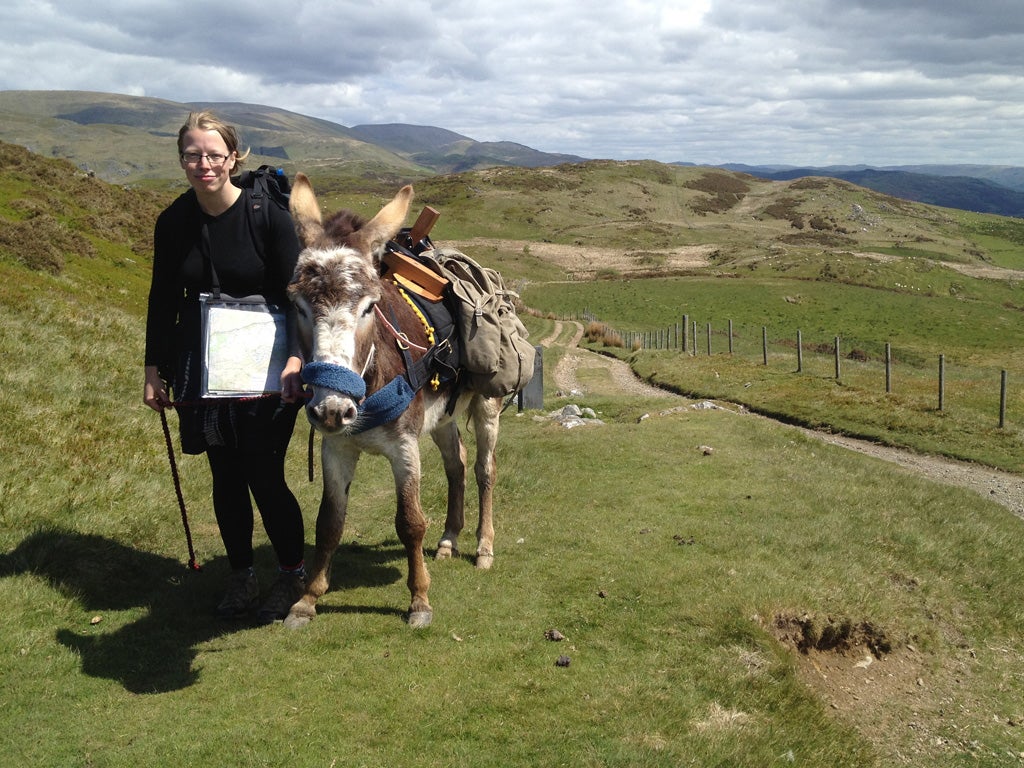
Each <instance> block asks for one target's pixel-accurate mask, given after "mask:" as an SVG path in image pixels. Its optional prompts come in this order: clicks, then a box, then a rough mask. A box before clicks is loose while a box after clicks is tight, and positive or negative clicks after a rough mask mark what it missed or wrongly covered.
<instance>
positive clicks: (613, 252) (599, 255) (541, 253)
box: [452, 237, 715, 278]
mask: <svg viewBox="0 0 1024 768" xmlns="http://www.w3.org/2000/svg"><path fill="white" fill-rule="evenodd" d="M452 245H453V246H454V247H455V248H459V249H461V250H465V251H466V252H467V253H472V252H473V251H474V249H478V248H499V249H501V250H505V251H523V250H527V249H528V250H529V251H530V253H532V254H534V255H535V256H537V257H538V258H540V259H543V260H544V261H546V262H548V263H551V264H555V265H557V266H559V267H560V268H561V269H563V270H565V272H566V274H567V275H568V276H569V277H570V278H575V277H583V276H593V275H595V274H597V273H598V272H601V271H602V270H614V271H616V272H619V273H621V274H629V273H630V272H643V273H646V272H649V271H650V266H649V265H648V266H644V265H643V264H639V263H638V261H637V259H636V258H635V256H636V255H637V254H634V253H631V252H630V251H628V250H627V249H624V248H601V247H597V246H593V245H586V246H582V245H580V246H577V245H562V244H559V243H535V242H531V241H526V240H496V239H490V238H482V237H478V238H473V239H472V240H462V241H459V242H453V243H452ZM714 250H715V247H714V246H712V245H688V246H680V247H678V248H670V249H668V250H657V251H655V250H650V251H644V254H651V255H654V256H658V257H659V258H660V259H664V261H661V262H659V264H658V271H659V272H679V271H684V270H689V269H701V268H704V267H707V266H709V265H710V263H711V262H710V261H709V258H710V255H711V254H712V253H713V252H714Z"/></svg>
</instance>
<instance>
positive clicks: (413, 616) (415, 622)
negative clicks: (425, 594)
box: [409, 611, 434, 629]
mask: <svg viewBox="0 0 1024 768" xmlns="http://www.w3.org/2000/svg"><path fill="white" fill-rule="evenodd" d="M433 618H434V612H433V611H410V612H409V626H410V627H412V628H413V629H423V628H424V627H429V626H430V622H431V621H432V620H433Z"/></svg>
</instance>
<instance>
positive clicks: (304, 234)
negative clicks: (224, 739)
mask: <svg viewBox="0 0 1024 768" xmlns="http://www.w3.org/2000/svg"><path fill="white" fill-rule="evenodd" d="M412 197H413V189H412V187H411V186H405V187H403V188H402V189H401V190H400V191H399V192H398V194H397V195H396V196H395V198H394V199H393V200H392V201H391V202H390V203H388V204H387V205H386V206H384V208H382V209H381V211H380V212H379V213H378V214H377V215H376V216H374V217H373V219H372V220H370V221H369V222H364V221H363V220H362V219H361V218H360V217H358V216H356V215H355V214H352V213H350V212H348V211H341V212H339V213H336V214H334V216H332V217H330V218H328V220H327V221H326V222H324V221H323V219H322V218H321V214H320V206H319V204H318V202H317V199H316V195H315V194H314V192H313V187H312V185H311V184H310V183H309V179H308V178H307V177H306V176H305V175H304V174H301V173H299V174H296V177H295V183H294V186H293V189H292V193H291V202H290V208H291V212H292V218H293V220H294V222H295V228H296V232H297V233H298V236H299V240H300V242H301V243H302V245H303V246H304V250H303V251H302V253H301V254H300V255H299V260H298V264H297V265H296V268H295V274H294V277H293V278H292V282H291V285H290V287H289V289H288V290H289V295H290V297H291V300H292V302H293V304H294V305H295V310H296V316H297V321H298V322H297V325H298V329H299V337H300V338H299V340H300V344H301V346H302V347H303V352H304V355H305V360H307V361H308V362H307V363H306V365H305V367H304V368H303V374H302V375H303V379H304V380H305V381H306V382H307V383H308V384H310V385H311V386H312V398H311V399H310V400H309V402H308V404H307V405H306V415H307V417H308V418H309V421H310V423H311V424H312V425H313V427H314V428H316V429H317V430H318V431H319V432H320V434H321V435H322V448H321V460H322V465H323V497H322V499H321V501H320V510H319V513H318V515H317V521H316V553H315V557H314V562H313V566H312V570H311V571H310V573H309V576H308V578H307V586H306V592H305V594H304V595H303V596H302V598H300V599H299V601H298V602H296V603H295V604H294V605H293V606H292V608H291V611H290V613H289V614H288V617H287V618H286V619H285V625H286V626H289V627H299V626H303V625H305V624H307V623H308V622H309V621H311V620H312V619H313V617H314V616H315V615H316V602H317V599H318V598H319V597H320V596H321V595H323V594H324V592H326V591H327V588H328V586H329V583H330V571H331V560H332V557H333V555H334V552H335V550H336V549H337V547H338V544H339V542H340V540H341V535H342V531H343V529H344V525H345V512H346V508H347V506H348V498H349V490H350V487H351V484H352V479H353V476H354V474H355V469H356V462H357V461H358V459H359V456H360V454H361V453H362V452H363V451H366V452H369V453H371V454H378V455H381V454H382V455H384V456H385V457H386V458H387V459H388V461H389V462H390V464H391V471H392V473H393V475H394V480H395V491H396V495H397V502H398V509H397V511H396V513H395V529H396V531H397V533H398V538H399V540H400V541H401V542H402V544H403V545H404V547H405V553H406V557H407V559H408V567H409V576H408V582H407V583H408V586H409V592H410V593H411V595H412V601H411V603H410V605H409V612H408V623H409V626H411V627H414V628H417V627H425V626H427V625H429V624H430V622H431V619H432V618H433V611H432V609H431V607H430V602H429V601H428V599H427V590H428V588H429V586H430V576H429V574H428V573H427V567H426V564H425V562H424V555H423V538H424V535H425V532H426V528H427V522H426V518H425V517H424V515H423V511H422V509H421V507H420V472H421V469H420V448H419V438H420V436H421V435H422V434H424V433H427V434H429V435H430V436H431V438H432V439H433V441H434V443H435V444H436V445H437V447H438V448H439V449H440V451H441V456H442V457H443V461H444V470H445V475H446V477H447V481H448V509H447V517H446V519H445V528H444V535H443V536H442V537H441V540H440V543H439V544H438V548H437V553H436V558H437V559H445V558H450V557H452V556H453V555H455V556H457V555H458V537H459V533H460V532H461V531H462V528H463V525H464V522H465V517H464V511H463V504H464V497H465V490H466V448H465V446H464V445H463V443H462V439H461V437H460V435H459V429H458V423H457V419H458V418H459V417H460V416H461V415H463V414H468V416H469V417H470V419H471V420H472V423H473V427H474V431H475V435H476V444H477V452H476V464H475V467H474V470H475V474H476V482H477V488H478V493H479V503H480V518H479V525H478V527H477V532H476V534H477V549H476V566H477V567H478V568H490V567H491V565H492V563H493V561H494V549H493V542H494V525H493V519H492V510H491V504H492V496H493V489H494V483H495V478H496V473H497V465H496V462H495V446H496V445H497V439H498V421H499V416H500V415H501V407H502V401H501V398H493V397H484V396H482V395H479V394H477V393H475V392H473V391H471V390H470V389H467V388H464V387H463V388H460V389H458V390H456V389H455V387H454V383H453V382H450V381H449V382H441V383H439V384H436V385H434V386H432V385H431V384H428V385H426V386H424V387H422V388H420V389H418V390H417V389H415V388H414V387H411V386H410V385H409V383H408V381H407V377H406V373H407V370H406V366H407V362H406V359H405V358H404V356H403V349H404V354H411V353H417V352H418V353H423V352H424V351H425V350H426V348H427V346H428V341H427V330H426V328H425V327H424V323H423V321H422V320H421V318H420V316H419V315H418V314H417V312H416V311H415V310H414V309H413V308H412V306H410V304H409V303H408V301H406V299H405V298H404V297H403V296H402V295H401V294H400V292H399V289H398V288H397V287H396V286H395V285H394V284H393V283H392V282H391V281H389V280H382V279H381V278H380V277H379V275H380V270H379V266H380V264H379V260H380V256H381V253H382V252H383V249H384V246H385V244H386V243H387V241H388V240H390V239H392V238H393V237H395V235H396V234H397V233H398V231H399V230H400V228H401V226H402V223H403V222H404V220H405V218H406V216H407V214H408V211H409V206H410V204H411V202H412ZM435 386H436V388H435ZM453 397H454V398H455V402H454V404H452V403H451V402H450V401H451V399H452V398H453ZM452 406H454V407H452Z"/></svg>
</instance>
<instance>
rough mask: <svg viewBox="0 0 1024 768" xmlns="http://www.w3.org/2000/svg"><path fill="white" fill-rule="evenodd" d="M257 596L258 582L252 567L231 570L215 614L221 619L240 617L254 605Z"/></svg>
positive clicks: (258, 591) (257, 599)
mask: <svg viewBox="0 0 1024 768" xmlns="http://www.w3.org/2000/svg"><path fill="white" fill-rule="evenodd" d="M259 598H260V584H259V582H258V581H257V580H256V574H255V573H254V572H253V570H252V568H241V569H239V570H237V571H232V572H231V575H230V576H228V588H227V591H226V592H225V593H224V599H223V600H221V601H220V605H218V606H217V615H218V616H220V617H221V618H222V619H240V618H242V617H243V616H245V615H246V614H248V613H249V612H250V611H251V610H252V609H253V608H255V607H256V603H257V602H258V601H259Z"/></svg>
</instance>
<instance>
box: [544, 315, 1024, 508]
mask: <svg viewBox="0 0 1024 768" xmlns="http://www.w3.org/2000/svg"><path fill="white" fill-rule="evenodd" d="M572 324H573V325H575V326H576V331H575V333H574V334H573V337H572V339H570V340H569V341H568V342H566V344H565V346H566V353H565V354H564V355H563V357H562V359H561V360H560V361H559V363H558V366H557V367H556V368H555V371H554V373H553V380H554V383H555V387H556V388H557V389H559V390H561V391H563V392H572V391H574V390H575V391H579V390H580V385H579V382H578V381H577V379H576V370H577V369H578V368H579V366H580V364H581V362H584V361H585V363H586V366H587V367H595V366H599V367H602V368H606V369H607V370H608V372H609V375H610V376H611V378H612V381H614V382H615V384H616V386H617V387H618V388H619V389H621V390H622V393H623V394H624V395H642V396H661V397H679V396H677V395H673V394H672V393H670V392H667V391H666V390H663V389H660V388H658V387H653V386H651V385H649V384H646V383H645V382H643V381H641V380H640V379H638V378H637V377H636V376H635V375H634V374H633V371H632V370H631V369H630V367H629V366H628V365H627V364H626V363H624V362H622V361H621V360H616V359H615V358H611V357H607V356H605V355H598V354H596V353H594V352H590V351H589V350H586V349H581V348H580V347H579V346H578V344H579V341H580V339H581V338H582V337H583V325H582V324H581V323H578V322H574V323H572ZM564 330H565V329H564V325H563V323H562V322H561V321H558V322H556V323H555V328H554V330H553V331H552V332H551V334H549V335H548V336H547V337H546V338H544V339H543V340H542V341H541V342H540V343H541V345H542V346H545V347H548V346H551V345H552V344H554V343H555V342H556V341H557V340H558V339H559V338H560V337H561V335H562V334H563V332H564ZM679 399H680V400H685V399H686V398H683V397H679ZM736 412H737V413H739V412H740V411H739V410H738V409H737V411H736ZM744 413H745V414H746V415H752V414H749V412H745V411H744ZM754 418H765V417H762V416H754ZM793 429H800V430H801V431H802V432H803V433H804V434H806V435H808V436H810V437H814V438H816V439H818V440H821V441H822V442H825V443H831V444H832V445H839V446H842V447H843V448H848V449H849V450H851V451H857V452H858V453H863V454H865V455H867V456H873V457H874V458H877V459H883V460H885V461H889V462H892V463H893V464H898V465H900V466H901V467H903V468H904V469H906V470H908V471H910V472H914V473H917V474H920V475H924V476H925V477H928V478H929V479H931V480H934V481H936V482H940V483H946V484H947V485H954V486H958V487H961V488H967V489H969V490H972V491H974V492H975V493H978V494H980V495H982V496H984V497H986V498H988V499H991V500H992V501H995V502H998V503H999V504H1002V505H1003V506H1004V507H1006V508H1007V509H1009V510H1010V511H1011V512H1013V513H1014V514H1015V515H1018V516H1020V517H1024V477H1022V476H1021V475H1014V474H1010V473H1009V472H1002V471H999V470H995V469H989V468H987V467H982V466H979V465H977V464H972V463H970V462H965V461H955V460H952V459H945V458H942V457H939V456H926V455H923V454H918V453H913V452H911V451H906V450H902V449H899V448H890V447H888V446H884V445H879V444H877V443H872V442H870V441H867V440H857V439H855V438H851V437H844V436H842V435H834V434H830V433H827V432H819V431H817V430H812V429H803V428H801V427H793Z"/></svg>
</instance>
